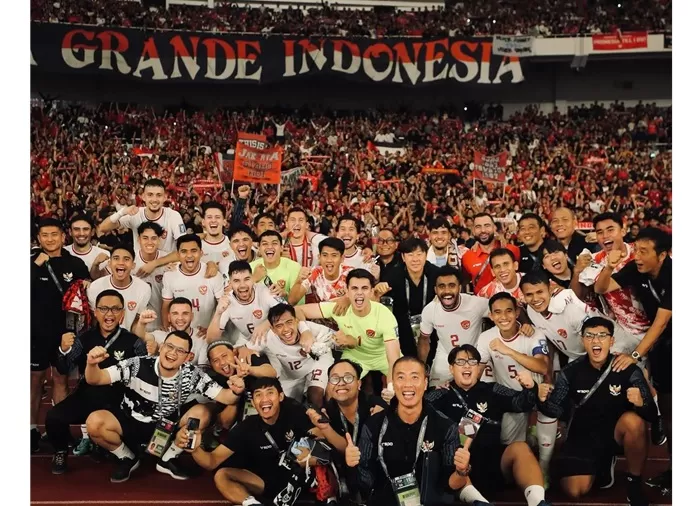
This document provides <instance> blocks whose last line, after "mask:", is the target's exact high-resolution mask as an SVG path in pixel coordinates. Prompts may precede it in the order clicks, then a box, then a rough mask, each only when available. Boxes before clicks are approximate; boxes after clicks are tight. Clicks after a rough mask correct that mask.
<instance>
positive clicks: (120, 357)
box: [114, 351, 124, 362]
mask: <svg viewBox="0 0 700 506" xmlns="http://www.w3.org/2000/svg"><path fill="white" fill-rule="evenodd" d="M114 360H116V361H117V362H119V361H120V360H124V352H123V351H115V352H114Z"/></svg>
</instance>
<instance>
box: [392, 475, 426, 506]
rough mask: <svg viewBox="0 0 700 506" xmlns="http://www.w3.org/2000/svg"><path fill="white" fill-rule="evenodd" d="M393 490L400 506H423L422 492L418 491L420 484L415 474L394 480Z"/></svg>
mask: <svg viewBox="0 0 700 506" xmlns="http://www.w3.org/2000/svg"><path fill="white" fill-rule="evenodd" d="M391 488H393V489H394V495H395V496H396V500H397V501H398V503H399V506H421V504H420V490H418V482H417V481H416V477H415V475H414V474H413V473H408V474H404V475H403V476H397V477H396V478H392V479H391Z"/></svg>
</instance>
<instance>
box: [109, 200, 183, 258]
mask: <svg viewBox="0 0 700 506" xmlns="http://www.w3.org/2000/svg"><path fill="white" fill-rule="evenodd" d="M147 221H151V222H155V223H157V224H158V225H160V226H161V227H163V235H162V236H161V238H160V244H159V245H158V249H160V250H163V251H167V252H168V253H171V252H173V251H175V241H176V240H177V238H178V237H180V236H181V235H184V234H185V232H186V231H187V228H185V224H184V223H183V221H182V216H180V213H178V212H177V211H176V210H175V209H171V208H169V207H164V208H163V209H161V213H160V216H159V217H158V219H156V220H149V219H148V218H146V208H145V207H140V208H139V212H138V213H137V214H135V215H134V216H130V215H126V216H122V217H121V218H120V219H119V224H120V225H121V226H122V227H126V228H129V229H131V230H132V232H133V233H134V249H135V250H136V251H138V250H139V238H138V231H137V230H138V228H139V225H141V223H145V222H147Z"/></svg>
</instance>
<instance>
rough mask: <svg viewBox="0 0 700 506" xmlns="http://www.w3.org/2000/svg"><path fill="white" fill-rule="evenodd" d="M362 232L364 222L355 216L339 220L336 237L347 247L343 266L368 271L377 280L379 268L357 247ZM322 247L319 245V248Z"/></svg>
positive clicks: (347, 216) (342, 217)
mask: <svg viewBox="0 0 700 506" xmlns="http://www.w3.org/2000/svg"><path fill="white" fill-rule="evenodd" d="M361 230H362V222H361V221H360V220H358V219H357V218H355V217H354V216H351V215H349V214H346V215H344V216H341V217H340V219H338V226H337V227H336V234H335V236H336V237H337V238H338V239H340V240H341V241H343V244H344V245H345V253H344V257H343V265H349V266H350V267H352V268H353V269H366V270H368V271H369V272H371V273H372V276H374V278H375V279H379V273H380V269H379V266H378V265H376V264H375V263H374V262H371V263H370V262H368V259H367V258H365V255H364V254H363V252H362V251H361V250H360V248H358V247H357V238H358V236H359V234H360V231H361ZM320 246H321V245H320V244H319V248H320ZM319 254H320V253H319Z"/></svg>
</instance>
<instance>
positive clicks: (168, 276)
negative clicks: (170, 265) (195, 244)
mask: <svg viewBox="0 0 700 506" xmlns="http://www.w3.org/2000/svg"><path fill="white" fill-rule="evenodd" d="M206 270H207V267H206V265H205V264H203V263H201V262H200V264H199V269H198V270H197V272H195V273H194V274H185V273H184V272H182V270H181V268H180V267H178V268H177V269H175V270H174V271H168V272H166V273H165V274H163V300H164V301H165V300H172V299H174V298H176V297H185V298H186V299H189V300H190V301H191V302H192V312H193V314H194V319H193V320H192V328H194V329H197V328H198V327H203V328H207V327H209V323H210V322H211V319H212V317H213V316H214V311H215V310H216V303H217V300H218V299H220V298H221V297H222V296H223V294H224V278H223V277H222V276H221V274H219V273H218V272H217V273H216V276H214V277H213V278H205V277H204V274H205V272H206Z"/></svg>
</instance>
